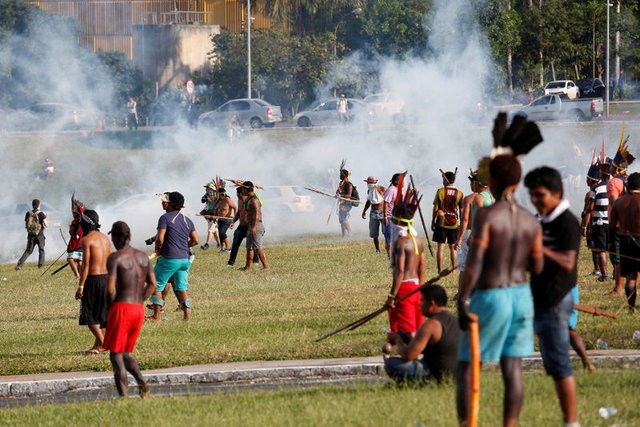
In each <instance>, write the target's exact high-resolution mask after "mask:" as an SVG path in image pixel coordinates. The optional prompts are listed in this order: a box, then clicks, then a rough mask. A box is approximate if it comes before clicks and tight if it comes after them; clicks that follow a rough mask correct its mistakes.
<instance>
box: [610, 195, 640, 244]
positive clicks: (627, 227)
mask: <svg viewBox="0 0 640 427" xmlns="http://www.w3.org/2000/svg"><path fill="white" fill-rule="evenodd" d="M611 217H612V218H613V219H614V221H615V220H617V222H618V224H619V228H618V232H619V233H620V234H621V235H624V234H628V235H632V236H638V235H640V194H637V193H628V194H625V195H624V196H621V197H620V198H618V199H617V200H616V202H615V203H614V204H613V208H612V210H611ZM610 219H611V218H610Z"/></svg>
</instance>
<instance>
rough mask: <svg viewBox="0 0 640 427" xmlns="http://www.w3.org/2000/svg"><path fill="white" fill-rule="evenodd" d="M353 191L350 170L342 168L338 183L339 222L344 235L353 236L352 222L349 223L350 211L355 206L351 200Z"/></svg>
mask: <svg viewBox="0 0 640 427" xmlns="http://www.w3.org/2000/svg"><path fill="white" fill-rule="evenodd" d="M352 193H353V184H352V183H351V182H350V181H349V171H348V170H346V169H344V168H343V169H340V184H338V191H337V192H336V194H337V196H339V197H340V199H339V200H338V222H340V230H341V231H342V237H351V224H349V212H351V208H353V204H352V203H351V202H350V201H349V199H351V194H352Z"/></svg>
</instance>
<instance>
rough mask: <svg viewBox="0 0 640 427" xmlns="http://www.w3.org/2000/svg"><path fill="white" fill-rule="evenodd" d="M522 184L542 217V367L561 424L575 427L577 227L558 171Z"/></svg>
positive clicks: (536, 297)
mask: <svg viewBox="0 0 640 427" xmlns="http://www.w3.org/2000/svg"><path fill="white" fill-rule="evenodd" d="M524 184H525V186H526V187H527V188H528V189H529V195H530V197H531V203H532V204H533V205H534V206H535V207H536V209H537V211H538V214H539V215H540V221H541V223H542V233H543V242H544V247H543V249H542V252H543V254H544V269H543V270H542V272H540V273H539V274H532V275H531V291H532V293H533V304H534V311H535V315H534V327H535V331H536V334H537V335H538V342H539V344H540V353H541V354H542V362H543V364H544V369H545V371H546V372H547V374H548V375H550V376H551V377H552V378H553V380H554V382H555V388H556V393H557V394H558V400H559V401H560V408H561V410H562V415H563V423H564V424H563V425H564V426H571V427H578V426H579V423H578V413H577V408H576V381H575V377H574V375H573V369H572V368H571V360H570V358H569V346H570V334H569V327H568V326H569V318H570V317H571V313H572V311H573V304H574V301H573V294H572V293H571V289H572V288H573V287H574V286H575V285H576V283H577V282H578V272H577V266H578V250H579V249H580V239H581V235H580V223H579V221H578V218H576V217H575V216H574V215H573V214H572V213H571V211H569V202H568V201H567V200H564V199H563V198H562V197H563V189H562V178H561V177H560V173H559V172H558V171H557V170H555V169H552V168H550V167H546V166H545V167H541V168H537V169H534V170H532V171H531V172H529V173H528V174H527V176H526V177H525V178H524Z"/></svg>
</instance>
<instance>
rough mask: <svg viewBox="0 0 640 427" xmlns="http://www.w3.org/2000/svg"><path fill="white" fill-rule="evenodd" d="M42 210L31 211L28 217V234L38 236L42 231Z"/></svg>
mask: <svg viewBox="0 0 640 427" xmlns="http://www.w3.org/2000/svg"><path fill="white" fill-rule="evenodd" d="M39 214H40V210H39V209H38V210H36V211H29V215H28V216H27V232H28V233H29V234H33V235H36V236H37V235H38V234H40V231H42V224H41V223H40V217H39Z"/></svg>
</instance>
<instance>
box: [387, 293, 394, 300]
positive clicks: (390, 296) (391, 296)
mask: <svg viewBox="0 0 640 427" xmlns="http://www.w3.org/2000/svg"><path fill="white" fill-rule="evenodd" d="M387 296H388V297H389V298H391V299H396V296H395V295H394V294H391V293H390V294H389V295H387Z"/></svg>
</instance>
